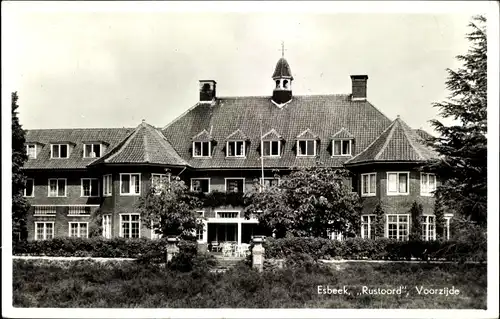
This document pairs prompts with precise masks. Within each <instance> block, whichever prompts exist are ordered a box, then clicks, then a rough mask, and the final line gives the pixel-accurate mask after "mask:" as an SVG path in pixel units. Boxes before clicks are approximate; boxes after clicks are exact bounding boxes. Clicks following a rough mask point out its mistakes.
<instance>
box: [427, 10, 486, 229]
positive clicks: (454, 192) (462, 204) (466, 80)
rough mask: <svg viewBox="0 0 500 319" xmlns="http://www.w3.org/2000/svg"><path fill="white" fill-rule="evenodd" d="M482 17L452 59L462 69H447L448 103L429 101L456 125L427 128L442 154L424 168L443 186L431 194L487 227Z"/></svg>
mask: <svg viewBox="0 0 500 319" xmlns="http://www.w3.org/2000/svg"><path fill="white" fill-rule="evenodd" d="M485 23H486V18H484V17H482V16H477V17H474V18H473V20H472V22H471V23H470V24H469V26H470V27H471V28H472V31H471V32H470V33H469V34H467V39H468V40H469V41H470V42H471V46H470V49H469V51H468V53H467V54H465V55H459V56H457V59H458V60H459V61H462V62H463V66H462V67H460V68H458V69H457V70H456V71H453V70H451V69H447V72H448V79H447V81H446V86H447V88H448V90H449V91H450V92H451V93H450V96H449V98H448V100H447V101H443V102H439V103H434V104H433V105H434V107H437V108H439V110H440V115H441V116H442V117H444V118H450V119H453V120H454V121H455V122H458V124H454V125H449V126H446V125H444V124H443V123H442V122H440V121H439V120H436V119H435V120H432V121H431V124H432V126H433V127H434V129H435V130H436V131H437V132H438V133H439V137H437V138H433V139H432V140H431V145H432V146H433V147H434V149H435V150H436V151H437V152H438V153H439V154H440V155H441V156H440V158H439V159H437V160H433V161H430V162H429V163H428V164H427V165H426V167H425V169H426V170H428V171H431V172H435V173H436V174H437V175H438V176H440V179H441V181H443V183H442V184H441V185H440V186H439V187H438V188H437V190H436V194H439V195H440V196H441V197H442V200H443V203H444V204H445V205H446V206H447V207H453V209H454V210H455V212H456V213H457V214H459V215H461V216H463V217H466V218H468V219H470V220H471V221H475V222H477V223H478V224H480V225H486V219H487V218H486V217H487V210H486V202H487V173H486V172H487V169H486V165H487V156H486V155H487V149H486V144H487V141H486V131H487V123H486V112H487V110H486V105H487V100H486V87H487V86H486V84H487V81H486V79H487V77H486V72H487V71H486V64H487V54H486V53H487V52H486V44H487V43H486V27H485Z"/></svg>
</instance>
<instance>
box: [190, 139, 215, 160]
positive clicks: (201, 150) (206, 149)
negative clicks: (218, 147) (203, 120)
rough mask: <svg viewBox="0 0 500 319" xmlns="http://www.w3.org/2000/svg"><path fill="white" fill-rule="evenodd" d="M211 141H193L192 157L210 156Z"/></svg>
mask: <svg viewBox="0 0 500 319" xmlns="http://www.w3.org/2000/svg"><path fill="white" fill-rule="evenodd" d="M210 144H211V142H210V141H203V142H193V150H194V152H193V157H210V156H211V154H210V153H211V152H210V149H211V145H210Z"/></svg>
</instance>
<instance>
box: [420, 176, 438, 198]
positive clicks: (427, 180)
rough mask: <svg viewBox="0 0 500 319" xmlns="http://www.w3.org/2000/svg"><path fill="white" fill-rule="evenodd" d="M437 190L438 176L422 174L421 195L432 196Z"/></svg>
mask: <svg viewBox="0 0 500 319" xmlns="http://www.w3.org/2000/svg"><path fill="white" fill-rule="evenodd" d="M435 190H436V175H434V174H429V173H420V195H422V196H432V192H434V191H435Z"/></svg>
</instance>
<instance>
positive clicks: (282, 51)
mask: <svg viewBox="0 0 500 319" xmlns="http://www.w3.org/2000/svg"><path fill="white" fill-rule="evenodd" d="M285 51H286V49H285V41H281V57H282V58H284V57H285Z"/></svg>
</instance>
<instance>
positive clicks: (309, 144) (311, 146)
mask: <svg viewBox="0 0 500 319" xmlns="http://www.w3.org/2000/svg"><path fill="white" fill-rule="evenodd" d="M297 156H316V141H314V140H302V141H297Z"/></svg>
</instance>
